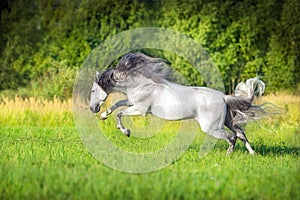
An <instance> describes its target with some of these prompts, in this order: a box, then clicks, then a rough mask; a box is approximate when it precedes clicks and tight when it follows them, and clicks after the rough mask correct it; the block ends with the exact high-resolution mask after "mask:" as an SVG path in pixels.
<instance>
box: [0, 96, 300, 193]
mask: <svg viewBox="0 0 300 200" xmlns="http://www.w3.org/2000/svg"><path fill="white" fill-rule="evenodd" d="M263 101H269V102H272V103H274V104H276V105H277V106H280V107H283V108H285V109H286V110H287V112H286V113H284V114H280V115H275V116H270V117H268V118H265V119H262V120H260V121H259V122H258V123H254V122H252V123H250V124H248V125H247V126H246V131H247V136H248V139H249V140H250V142H251V144H252V146H253V148H254V150H255V151H256V155H254V156H251V155H249V153H248V152H247V151H246V148H245V147H244V145H243V144H242V143H241V142H240V141H238V142H237V146H236V149H235V152H234V153H233V154H231V155H229V156H225V154H226V149H227V146H228V144H227V143H226V142H225V141H221V140H220V141H218V142H217V144H216V146H215V147H214V148H213V150H212V151H211V152H209V154H208V155H207V156H206V157H204V158H201V159H200V158H199V156H198V153H199V149H200V146H201V144H202V141H203V138H204V137H205V134H204V133H202V132H201V131H200V130H195V131H197V135H196V138H195V140H194V141H193V143H192V144H191V146H190V147H189V148H188V150H187V151H186V152H185V153H184V154H183V155H182V156H181V157H180V158H179V159H178V160H176V161H174V162H173V163H172V164H171V165H169V166H168V167H166V168H163V169H161V170H159V171H155V172H150V173H145V174H129V173H124V172H120V171H117V170H114V169H110V168H108V167H106V166H105V165H103V164H102V163H100V162H99V161H97V160H96V159H95V158H94V157H93V156H92V155H91V154H90V152H89V151H88V150H87V148H86V147H85V146H84V145H83V144H82V141H81V139H80V137H79V135H78V133H77V131H76V128H75V126H74V122H73V114H72V100H68V101H61V100H59V99H58V98H54V99H53V100H45V99H38V98H27V99H22V98H19V97H15V98H13V99H9V98H5V97H2V98H1V100H0V146H1V148H0V155H1V158H0V199H299V198H300V190H299V188H300V173H299V172H300V171H299V169H300V162H299V152H300V112H299V111H300V97H299V96H295V95H288V94H276V95H275V94H273V95H267V96H264V97H263ZM113 118H114V117H113V116H110V119H108V121H106V122H103V123H104V125H106V126H107V128H108V130H110V132H109V133H108V137H109V138H110V139H111V140H113V141H114V142H115V143H116V144H117V145H120V146H122V147H123V148H128V149H131V147H133V148H135V151H139V150H140V149H139V148H143V147H144V146H145V144H146V145H147V144H151V147H149V148H150V149H151V148H154V149H155V145H157V146H160V145H161V144H162V143H163V142H164V141H163V140H165V141H168V140H169V139H168V136H172V132H174V131H176V128H177V126H176V124H174V126H172V123H171V124H168V125H167V130H165V129H164V131H162V132H161V133H160V134H158V135H155V136H154V137H151V139H148V138H145V139H143V138H142V139H141V138H138V139H137V138H134V137H132V138H127V137H125V136H124V135H122V134H121V133H120V132H119V131H118V130H117V129H115V128H114V126H113V123H112V121H113V120H112V119H113ZM109 120H111V121H109ZM135 120H136V121H137V123H144V124H145V126H147V123H145V122H144V119H142V118H136V119H135ZM174 123H175V122H174ZM198 132H199V133H198ZM150 140H151V141H150ZM145 141H149V143H147V142H145ZM141 143H142V144H143V145H139V144H141ZM153 146H154V147H153Z"/></svg>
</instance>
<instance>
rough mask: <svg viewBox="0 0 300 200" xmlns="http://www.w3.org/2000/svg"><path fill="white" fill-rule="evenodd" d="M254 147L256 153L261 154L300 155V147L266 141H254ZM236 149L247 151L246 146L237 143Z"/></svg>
mask: <svg viewBox="0 0 300 200" xmlns="http://www.w3.org/2000/svg"><path fill="white" fill-rule="evenodd" d="M252 147H253V149H254V151H255V152H256V154H259V155H295V156H300V147H299V146H298V147H297V146H295V147H288V146H285V145H283V144H282V145H279V144H278V145H268V144H264V143H253V144H252ZM235 151H245V152H247V149H246V147H245V146H244V145H243V144H241V145H236V147H235Z"/></svg>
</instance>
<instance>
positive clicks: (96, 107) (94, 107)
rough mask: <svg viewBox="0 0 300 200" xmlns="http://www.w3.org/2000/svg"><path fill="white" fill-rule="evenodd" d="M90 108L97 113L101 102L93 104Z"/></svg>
mask: <svg viewBox="0 0 300 200" xmlns="http://www.w3.org/2000/svg"><path fill="white" fill-rule="evenodd" d="M90 109H91V111H92V112H93V113H97V112H99V111H100V104H96V105H94V106H91V107H90Z"/></svg>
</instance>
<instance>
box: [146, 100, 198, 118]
mask: <svg viewBox="0 0 300 200" xmlns="http://www.w3.org/2000/svg"><path fill="white" fill-rule="evenodd" d="M160 97H161V98H158V99H156V101H155V102H154V103H153V104H152V105H151V108H150V112H151V114H153V115H155V116H157V117H159V118H162V119H166V120H180V119H190V118H194V117H195V108H194V105H195V104H193V103H192V102H187V100H185V99H183V98H178V97H177V96H174V95H172V94H169V95H163V94H162V95H161V96H160Z"/></svg>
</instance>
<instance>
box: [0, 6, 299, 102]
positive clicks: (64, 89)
mask: <svg viewBox="0 0 300 200" xmlns="http://www.w3.org/2000/svg"><path fill="white" fill-rule="evenodd" d="M0 5H1V28H0V83H1V84H0V91H1V93H3V94H5V95H8V96H9V95H11V96H14V95H15V94H18V95H20V96H22V97H28V96H42V97H45V98H49V99H51V98H53V97H54V96H58V97H59V98H61V99H67V98H70V97H71V95H72V86H73V81H74V78H75V76H76V73H77V71H78V70H79V68H80V65H81V63H82V62H83V60H84V59H85V57H86V56H87V55H88V54H89V53H90V51H91V50H92V49H93V48H95V47H96V46H97V45H98V44H100V43H101V41H103V40H105V39H106V38H107V37H108V36H110V35H114V34H117V33H120V32H122V31H124V30H130V29H133V28H138V27H148V26H155V27H165V28H170V29H173V30H176V31H180V32H182V33H184V34H187V35H188V36H190V37H191V38H193V39H194V40H195V41H196V42H198V43H199V44H201V45H203V47H204V48H205V49H206V50H207V51H208V52H209V54H210V56H211V57H212V58H213V60H214V62H215V63H216V65H217V66H218V67H219V70H220V72H221V75H222V78H223V80H224V83H225V87H226V92H227V93H231V92H232V91H233V88H234V87H235V85H236V84H237V83H238V82H240V81H244V80H245V79H247V78H250V77H253V76H256V75H259V76H261V77H262V79H263V80H264V81H265V83H266V85H267V88H268V92H275V91H279V90H289V91H292V92H293V93H298V94H299V90H300V89H299V88H300V86H299V85H300V84H299V80H300V72H299V69H300V66H299V58H300V55H299V54H300V42H299V41H300V20H299V19H300V2H299V1H298V0H286V1H281V0H265V1H259V0H244V1H233V0H226V1H221V0H219V1H210V0H200V1H198V0H195V1H184V0H172V1H168V0H124V1H117V0H100V1H96V0H46V1H45V0H4V1H1V4H0ZM162 56H163V57H164V55H162ZM185 66H186V63H185V62H184V61H183V60H180V59H179V60H176V61H174V63H172V67H175V68H177V69H178V68H179V69H180V71H181V73H182V74H184V75H186V76H187V77H192V78H191V79H192V80H190V81H191V82H192V84H194V85H203V84H204V83H203V81H201V78H199V77H198V78H197V77H195V74H194V73H195V72H194V71H193V70H189V68H186V67H185Z"/></svg>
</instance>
